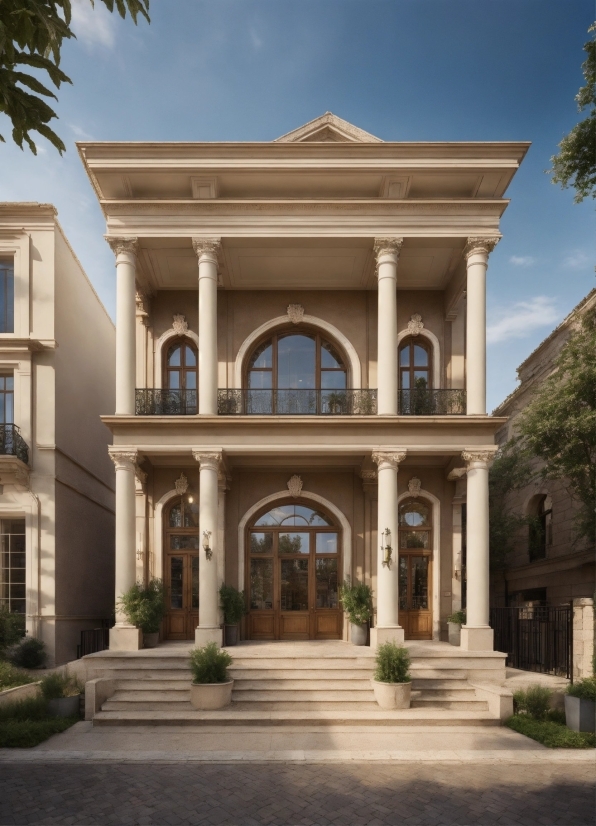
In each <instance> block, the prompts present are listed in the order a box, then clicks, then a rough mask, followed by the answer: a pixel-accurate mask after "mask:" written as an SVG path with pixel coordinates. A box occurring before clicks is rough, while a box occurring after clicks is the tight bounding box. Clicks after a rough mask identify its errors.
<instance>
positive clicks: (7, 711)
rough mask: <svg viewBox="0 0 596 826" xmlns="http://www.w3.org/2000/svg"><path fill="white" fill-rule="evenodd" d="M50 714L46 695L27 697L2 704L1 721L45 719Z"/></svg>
mask: <svg viewBox="0 0 596 826" xmlns="http://www.w3.org/2000/svg"><path fill="white" fill-rule="evenodd" d="M47 716H48V703H47V701H46V700H45V698H44V697H27V698H26V699H24V700H18V701H17V702H14V703H5V704H4V705H1V706H0V723H3V722H5V721H6V720H44V719H46V717H47Z"/></svg>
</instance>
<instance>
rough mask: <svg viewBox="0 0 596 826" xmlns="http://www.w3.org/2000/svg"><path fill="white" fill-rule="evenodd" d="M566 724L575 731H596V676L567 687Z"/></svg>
mask: <svg viewBox="0 0 596 826" xmlns="http://www.w3.org/2000/svg"><path fill="white" fill-rule="evenodd" d="M565 725H566V726H567V728H570V729H572V730H573V731H594V729H595V727H596V677H586V679H585V680H579V682H577V683H572V685H570V686H568V687H567V694H566V695H565Z"/></svg>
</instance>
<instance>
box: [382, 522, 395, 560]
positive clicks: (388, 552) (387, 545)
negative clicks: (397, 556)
mask: <svg viewBox="0 0 596 826" xmlns="http://www.w3.org/2000/svg"><path fill="white" fill-rule="evenodd" d="M381 536H384V537H385V539H384V544H381V550H382V551H383V565H384V566H385V567H386V568H391V557H392V555H393V548H392V547H391V531H390V530H389V528H385V530H384V531H383V533H382V534H381Z"/></svg>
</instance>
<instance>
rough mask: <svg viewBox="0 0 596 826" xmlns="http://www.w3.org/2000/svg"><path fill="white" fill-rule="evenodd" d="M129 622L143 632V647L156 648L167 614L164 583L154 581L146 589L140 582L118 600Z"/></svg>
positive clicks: (159, 580) (158, 580)
mask: <svg viewBox="0 0 596 826" xmlns="http://www.w3.org/2000/svg"><path fill="white" fill-rule="evenodd" d="M118 606H119V607H120V608H122V610H123V611H124V613H125V614H126V617H127V619H128V621H129V622H130V623H131V624H132V625H135V626H136V627H137V628H140V629H141V631H142V632H143V647H144V648H156V646H157V643H158V642H159V626H160V624H161V621H162V619H163V616H164V614H165V610H166V605H165V601H164V593H163V583H162V581H161V579H152V580H150V582H149V584H148V585H147V587H146V588H144V587H143V585H142V584H141V583H140V582H135V584H134V585H131V587H130V588H129V589H128V591H125V593H124V594H122V596H121V597H120V599H119V600H118Z"/></svg>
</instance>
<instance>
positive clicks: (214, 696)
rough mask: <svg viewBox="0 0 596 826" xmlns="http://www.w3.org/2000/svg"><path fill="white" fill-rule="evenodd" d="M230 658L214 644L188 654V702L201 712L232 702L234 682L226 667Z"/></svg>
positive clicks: (229, 662)
mask: <svg viewBox="0 0 596 826" xmlns="http://www.w3.org/2000/svg"><path fill="white" fill-rule="evenodd" d="M231 662H232V657H231V656H230V655H229V654H228V652H227V651H222V650H221V648H218V647H217V645H216V644H215V643H214V642H210V643H209V644H208V645H205V646H204V647H203V648H195V649H194V650H193V651H191V652H190V670H191V671H192V678H193V679H192V683H191V685H190V702H191V704H192V706H193V708H197V709H200V710H201V711H214V710H216V709H218V708H224V706H227V705H229V704H230V703H231V702H232V687H233V685H234V680H232V679H230V676H229V674H228V666H229V665H230V664H231Z"/></svg>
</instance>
